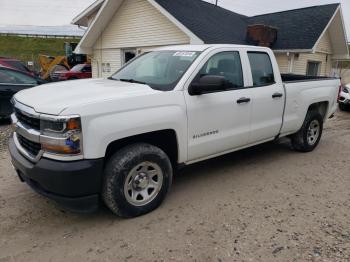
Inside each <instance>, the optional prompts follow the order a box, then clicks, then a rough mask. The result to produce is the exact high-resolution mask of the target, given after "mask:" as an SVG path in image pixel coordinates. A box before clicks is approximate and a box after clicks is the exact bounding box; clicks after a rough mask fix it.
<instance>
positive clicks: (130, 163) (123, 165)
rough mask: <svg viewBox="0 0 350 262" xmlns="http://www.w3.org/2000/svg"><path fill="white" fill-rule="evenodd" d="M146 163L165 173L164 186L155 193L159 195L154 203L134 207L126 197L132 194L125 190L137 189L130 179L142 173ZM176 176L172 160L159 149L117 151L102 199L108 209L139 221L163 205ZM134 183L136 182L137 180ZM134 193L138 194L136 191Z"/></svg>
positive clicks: (107, 171) (109, 165)
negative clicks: (135, 174)
mask: <svg viewBox="0 0 350 262" xmlns="http://www.w3.org/2000/svg"><path fill="white" fill-rule="evenodd" d="M142 163H150V164H152V165H155V166H157V167H159V168H160V170H161V172H162V183H161V186H159V188H158V189H157V190H156V191H157V192H158V193H155V194H156V195H155V196H154V198H153V199H151V200H150V202H148V203H145V204H144V205H134V204H133V203H131V202H130V201H132V200H130V201H129V200H128V196H127V195H126V194H128V192H125V187H124V186H126V183H128V184H129V185H130V184H132V185H134V182H130V181H129V182H128V181H126V179H127V178H128V180H130V179H131V178H129V176H130V174H131V173H132V172H141V171H137V169H136V168H138V165H142ZM147 168H148V167H147ZM135 170H136V171H135ZM137 176H138V175H137ZM172 176H173V170H172V166H171V162H170V160H169V158H168V156H167V155H166V154H165V153H164V152H163V151H162V150H161V149H159V148H158V147H155V146H152V145H150V144H144V143H138V144H133V145H130V146H126V147H124V148H122V149H120V150H119V151H117V152H116V153H115V154H114V155H113V156H112V157H111V158H110V159H109V161H108V162H107V164H106V167H105V170H104V183H103V189H102V197H103V200H104V202H105V204H106V205H107V207H109V208H110V209H111V210H112V212H113V213H115V214H117V215H118V216H121V217H126V218H129V217H137V216H140V215H143V214H146V213H149V212H151V211H153V210H154V209H156V208H157V207H158V206H159V205H160V204H161V203H162V202H163V200H164V199H165V197H166V195H167V193H168V192H169V190H170V187H171V183H172ZM131 180H132V181H135V180H134V179H131ZM147 180H148V179H147ZM136 182H138V181H136ZM133 188H134V187H133ZM133 190H134V192H135V190H136V189H135V188H134V189H133ZM145 190H147V189H145ZM130 194H131V193H130ZM137 197H138V196H137ZM137 197H136V198H137ZM129 198H130V196H129ZM135 201H136V200H135Z"/></svg>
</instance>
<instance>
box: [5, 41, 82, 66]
mask: <svg viewBox="0 0 350 262" xmlns="http://www.w3.org/2000/svg"><path fill="white" fill-rule="evenodd" d="M78 41H79V40H78V39H60V38H34V37H19V36H0V57H1V56H2V57H12V58H17V59H19V60H21V61H23V62H25V63H26V62H27V61H34V63H35V65H36V68H37V67H38V55H39V54H44V55H50V56H57V55H65V51H64V42H78Z"/></svg>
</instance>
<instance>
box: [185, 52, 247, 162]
mask: <svg viewBox="0 0 350 262" xmlns="http://www.w3.org/2000/svg"><path fill="white" fill-rule="evenodd" d="M241 56H242V52H240V51H238V50H233V49H224V50H215V51H213V52H211V53H210V54H208V55H207V57H206V58H205V59H203V61H202V62H201V64H200V65H199V67H198V68H197V71H196V72H194V75H193V78H192V80H191V82H195V81H197V80H198V79H199V78H200V77H202V76H204V75H218V76H224V77H225V79H226V80H227V81H229V82H230V83H232V84H233V85H232V88H229V89H227V90H225V91H218V92H212V93H207V94H202V95H197V96H191V95H190V94H189V93H188V90H185V91H184V95H185V100H186V104H187V116H188V160H189V161H194V160H198V159H202V158H206V157H209V156H212V155H215V154H220V153H223V152H225V151H230V150H232V149H235V148H239V147H242V146H244V145H246V144H247V142H248V138H249V131H250V116H251V106H252V105H251V102H250V99H251V89H249V88H245V87H244V86H245V85H246V82H245V79H246V75H245V74H246V72H245V70H242V65H243V68H246V66H247V65H246V64H247V60H246V59H244V60H242V59H241Z"/></svg>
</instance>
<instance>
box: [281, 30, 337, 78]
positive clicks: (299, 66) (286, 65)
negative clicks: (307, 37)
mask: <svg viewBox="0 0 350 262" xmlns="http://www.w3.org/2000/svg"><path fill="white" fill-rule="evenodd" d="M332 53H333V48H332V44H331V39H330V36H329V32H328V31H327V32H326V33H325V34H324V36H323V37H322V38H321V40H320V41H319V43H318V44H317V47H316V52H315V53H311V52H310V53H299V57H297V55H295V54H293V53H290V55H289V57H288V56H287V53H283V54H280V53H277V54H276V59H277V63H278V65H279V67H280V70H281V73H293V74H300V75H305V74H306V71H307V64H308V62H309V61H315V62H320V63H321V67H320V71H319V75H320V76H331V74H332ZM292 56H294V58H293V59H292ZM290 59H292V61H290ZM290 67H292V68H290Z"/></svg>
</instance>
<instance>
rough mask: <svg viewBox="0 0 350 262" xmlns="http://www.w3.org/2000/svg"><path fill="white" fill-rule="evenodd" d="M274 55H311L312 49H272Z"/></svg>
mask: <svg viewBox="0 0 350 262" xmlns="http://www.w3.org/2000/svg"><path fill="white" fill-rule="evenodd" d="M272 51H273V52H274V53H312V52H313V50H312V49H272Z"/></svg>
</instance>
